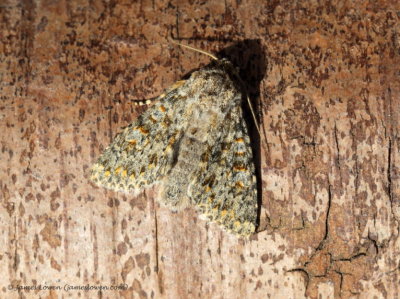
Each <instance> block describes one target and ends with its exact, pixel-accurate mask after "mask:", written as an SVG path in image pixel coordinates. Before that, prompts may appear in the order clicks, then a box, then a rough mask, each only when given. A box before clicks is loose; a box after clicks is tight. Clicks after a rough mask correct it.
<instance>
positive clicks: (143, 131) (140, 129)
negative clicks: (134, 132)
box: [138, 126, 149, 135]
mask: <svg viewBox="0 0 400 299" xmlns="http://www.w3.org/2000/svg"><path fill="white" fill-rule="evenodd" d="M138 129H139V131H140V132H142V134H144V135H147V134H148V133H149V130H147V129H145V128H144V127H142V126H141V127H138Z"/></svg>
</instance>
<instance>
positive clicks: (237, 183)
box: [91, 59, 258, 236]
mask: <svg viewBox="0 0 400 299" xmlns="http://www.w3.org/2000/svg"><path fill="white" fill-rule="evenodd" d="M240 85H241V80H240V78H239V76H238V74H237V72H236V69H235V67H234V66H233V65H232V63H231V62H229V61H228V60H226V59H221V60H216V61H213V63H212V64H211V65H209V66H207V67H204V68H202V69H201V70H198V71H196V72H194V73H193V74H192V75H191V76H190V78H189V79H188V80H186V81H178V82H177V83H176V84H174V86H173V87H171V88H170V89H169V90H167V91H166V92H165V93H163V94H162V95H161V96H160V97H158V98H157V99H156V100H155V102H156V104H155V105H154V106H153V107H151V108H150V109H148V110H147V111H146V113H144V114H143V115H141V116H140V117H139V119H138V120H137V121H135V122H134V123H132V124H130V125H129V126H127V127H126V128H125V129H124V130H123V131H122V132H120V133H119V134H118V135H117V136H116V137H115V139H114V141H113V142H112V144H111V145H110V146H109V147H108V148H107V149H106V150H105V151H104V153H103V154H102V155H101V156H100V158H99V159H98V161H97V162H96V163H95V164H94V165H93V167H92V169H91V180H92V181H93V182H95V183H96V184H98V185H99V186H102V187H106V188H109V189H112V190H116V191H125V192H127V193H130V194H134V193H136V194H137V193H138V191H141V190H143V189H144V188H146V187H147V188H148V187H149V186H151V185H152V184H154V183H157V182H162V183H163V184H164V186H163V189H164V190H163V192H162V196H161V202H163V203H164V204H165V205H167V206H169V207H170V208H171V209H172V210H174V211H177V210H181V209H182V208H185V207H187V206H195V207H196V208H197V209H198V210H199V211H200V213H201V214H202V215H204V216H205V217H206V218H207V219H209V220H210V221H215V222H216V223H218V224H221V225H222V226H223V227H224V228H225V229H227V230H228V231H230V232H232V233H235V234H238V235H240V236H249V235H250V234H252V233H254V231H255V228H256V225H257V210H258V209H257V183H256V177H255V169H254V164H253V163H254V162H253V155H252V149H251V147H250V139H249V136H248V133H247V126H246V123H245V120H244V118H243V112H242V107H241V105H242V99H243V98H244V97H243V95H242V92H241V87H240Z"/></svg>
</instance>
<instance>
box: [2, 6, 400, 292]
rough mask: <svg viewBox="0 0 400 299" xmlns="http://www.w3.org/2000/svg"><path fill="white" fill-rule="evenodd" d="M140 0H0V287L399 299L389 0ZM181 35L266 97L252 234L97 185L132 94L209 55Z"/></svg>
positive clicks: (395, 78)
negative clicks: (177, 42) (224, 58)
mask: <svg viewBox="0 0 400 299" xmlns="http://www.w3.org/2000/svg"><path fill="white" fill-rule="evenodd" d="M133 2H134V3H131V2H130V1H125V2H124V1H97V0H94V1H84V0H82V1H48V0H43V1H29V0H25V1H12V0H9V1H8V0H2V1H0V17H1V21H0V28H1V29H0V78H1V82H0V84H1V85H0V88H1V90H0V91H1V102H0V130H1V136H0V163H1V164H0V190H1V192H0V203H1V205H0V226H1V232H0V234H1V235H0V238H1V241H0V244H1V245H0V273H1V276H0V298H306V297H307V298H340V297H341V298H397V297H396V296H398V295H397V293H398V292H399V271H400V270H399V261H400V238H399V217H400V181H399V160H400V156H399V151H400V144H399V141H400V140H399V136H400V135H399V116H400V112H399V107H400V106H399V104H400V86H399V85H400V83H399V82H400V80H399V74H400V73H399V65H400V59H399V54H400V23H399V18H400V6H399V5H398V4H396V3H397V1H383V0H382V1H370V2H366V1H352V2H350V1H348V2H346V1H330V2H326V3H316V2H313V1H304V2H300V1H286V2H278V1H261V0H259V1H229V0H228V1H217V0H215V1H196V0H195V1H155V0H153V1H149V0H147V1H136V2H135V1H133ZM171 31H172V32H173V34H174V35H175V36H176V37H178V38H181V40H182V42H184V43H187V44H190V45H192V46H194V47H197V48H201V49H204V50H206V51H209V52H212V53H218V52H220V53H225V54H226V55H229V57H230V58H231V59H232V60H233V61H235V63H237V64H238V66H240V67H241V68H242V71H241V74H242V77H243V79H244V81H245V82H246V84H247V85H248V86H249V89H250V91H251V98H252V101H253V103H254V104H255V106H257V108H258V112H259V114H260V121H261V122H260V123H261V127H262V136H261V140H262V142H261V144H266V145H265V146H261V147H260V146H258V148H259V150H258V154H257V156H258V158H257V160H259V161H258V167H259V169H260V173H261V176H262V185H260V191H262V196H261V197H260V200H262V209H261V211H260V214H261V217H260V218H261V219H260V222H261V224H260V231H261V232H259V233H257V234H255V235H254V236H252V237H251V238H250V239H249V240H245V239H238V238H236V237H235V236H233V235H230V234H228V233H225V232H224V231H221V230H220V228H219V227H217V226H215V225H209V224H207V223H206V222H205V221H203V220H200V219H199V218H198V216H197V215H196V213H195V212H194V211H193V210H192V209H187V210H185V211H183V212H180V213H176V214H173V213H171V212H170V211H169V210H167V209H165V208H163V207H160V206H159V205H158V203H157V200H156V199H155V198H154V194H155V192H154V191H155V189H153V190H146V191H145V192H143V193H141V194H140V195H139V196H136V197H135V196H131V195H126V194H121V193H116V192H111V191H106V190H104V189H101V188H98V187H95V186H94V185H93V184H91V183H90V182H89V181H88V168H89V167H90V165H91V164H92V163H93V162H94V161H95V159H96V157H97V156H98V155H99V153H100V152H101V151H102V150H103V149H104V148H105V146H107V145H108V144H109V142H110V141H111V139H112V137H113V136H114V135H115V133H116V132H118V131H119V130H120V128H122V127H123V126H125V125H127V124H128V123H130V122H132V121H133V120H134V119H135V117H137V115H139V114H140V113H142V112H143V111H144V110H145V109H146V108H145V107H140V108H136V107H134V106H132V105H131V102H130V101H129V100H130V99H141V98H150V97H153V96H156V95H158V94H160V93H161V92H162V91H163V89H164V88H167V87H168V86H169V85H171V84H172V83H173V82H174V81H175V80H178V79H180V78H181V77H182V76H183V75H184V74H185V73H187V72H189V71H190V70H192V69H194V68H197V67H200V66H202V65H205V64H207V63H208V62H209V58H208V57H207V56H204V55H201V54H198V53H194V52H191V51H186V50H182V49H180V48H179V47H176V46H174V45H172V44H171V43H169V42H168V36H169V35H170V33H171ZM252 136H253V137H254V136H257V134H255V133H252ZM256 139H257V138H256ZM255 142H256V144H257V140H256V141H255ZM258 145H259V144H258ZM35 285H36V286H37V287H36V290H35V289H31V290H27V289H19V290H17V288H18V287H19V288H22V287H25V288H29V287H31V288H32V286H35ZM39 285H40V286H42V289H39V287H38V286H39ZM115 285H122V286H123V288H124V289H121V290H102V291H99V290H94V289H93V290H89V291H84V290H76V289H74V290H68V289H67V288H68V287H66V286H91V287H92V288H93V287H99V286H102V287H105V286H115ZM51 288H53V289H51ZM50 289H51V290H50Z"/></svg>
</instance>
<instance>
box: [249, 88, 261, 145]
mask: <svg viewBox="0 0 400 299" xmlns="http://www.w3.org/2000/svg"><path fill="white" fill-rule="evenodd" d="M246 98H247V103H249V107H250V111H251V115H253V119H254V124H255V126H256V129H257V131H258V135H259V136H260V138H261V131H260V127H259V126H258V124H257V118H256V114H255V113H254V109H253V105H252V104H251V102H250V98H249V96H248V95H246Z"/></svg>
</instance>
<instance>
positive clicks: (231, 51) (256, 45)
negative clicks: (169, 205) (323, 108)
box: [217, 39, 267, 229]
mask: <svg viewBox="0 0 400 299" xmlns="http://www.w3.org/2000/svg"><path fill="white" fill-rule="evenodd" d="M217 56H218V57H219V58H227V59H229V60H230V61H231V62H232V63H233V64H234V65H235V66H236V67H238V69H239V75H240V78H241V80H242V83H243V85H244V89H245V95H244V97H246V94H247V96H248V97H249V99H250V103H251V106H252V109H253V111H254V114H255V117H256V119H254V117H253V114H252V113H251V110H250V107H249V104H248V101H247V99H246V98H244V99H243V101H242V103H243V111H244V118H245V120H246V122H247V126H248V129H249V135H250V139H251V147H252V150H253V155H254V164H255V168H256V176H257V195H258V198H257V201H258V212H257V223H258V228H259V229H260V220H261V219H260V218H261V206H262V175H261V174H262V172H261V136H260V134H259V132H258V130H257V127H256V124H255V122H257V125H258V127H260V125H259V124H260V121H261V111H262V106H261V104H262V103H261V101H260V83H261V81H262V80H263V78H264V76H265V73H266V69H267V60H266V57H265V54H264V49H263V48H262V45H261V41H260V40H259V39H246V40H244V41H241V42H237V43H235V44H234V45H232V46H230V47H227V48H225V49H223V50H221V51H220V52H218V53H217Z"/></svg>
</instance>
